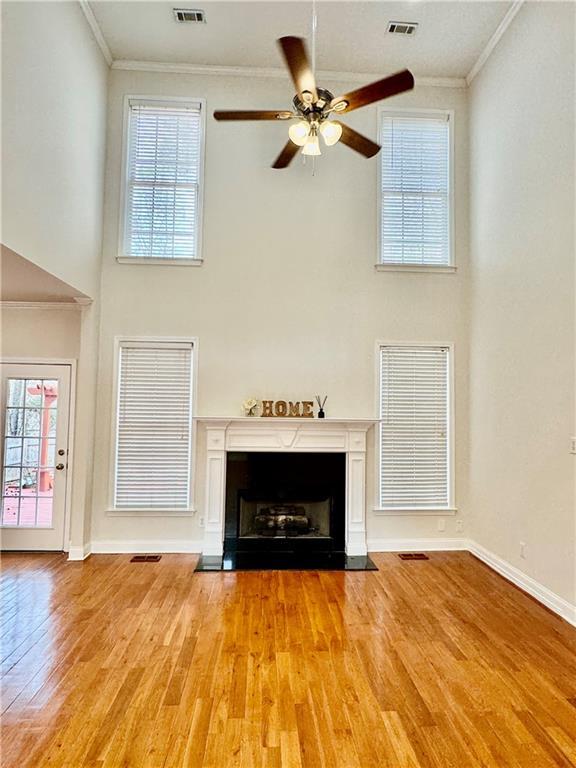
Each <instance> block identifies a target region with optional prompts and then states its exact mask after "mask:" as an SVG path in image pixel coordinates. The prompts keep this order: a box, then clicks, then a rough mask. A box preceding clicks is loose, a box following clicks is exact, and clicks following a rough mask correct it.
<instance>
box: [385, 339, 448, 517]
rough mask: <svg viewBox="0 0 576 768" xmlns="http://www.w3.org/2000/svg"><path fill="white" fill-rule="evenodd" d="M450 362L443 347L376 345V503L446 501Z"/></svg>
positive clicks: (401, 506)
mask: <svg viewBox="0 0 576 768" xmlns="http://www.w3.org/2000/svg"><path fill="white" fill-rule="evenodd" d="M450 364H451V362H450V349H449V348H448V347H437V346H430V347H428V346H381V347H380V507H381V508H382V509H393V510H407V509H423V510H424V509H446V508H449V507H450V506H451V504H452V499H451V498H450V497H451V490H450V454H451V442H452V436H451V434H450V428H451V424H450V421H451V420H450V397H451V393H450V381H451V376H450Z"/></svg>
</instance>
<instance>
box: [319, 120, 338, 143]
mask: <svg viewBox="0 0 576 768" xmlns="http://www.w3.org/2000/svg"><path fill="white" fill-rule="evenodd" d="M320 133H321V134H322V138H323V139H324V141H325V142H326V146H327V147H331V146H332V145H333V144H336V142H337V141H340V136H342V126H341V125H340V124H339V123H333V122H332V121H331V120H325V121H324V122H323V123H322V124H321V125H320Z"/></svg>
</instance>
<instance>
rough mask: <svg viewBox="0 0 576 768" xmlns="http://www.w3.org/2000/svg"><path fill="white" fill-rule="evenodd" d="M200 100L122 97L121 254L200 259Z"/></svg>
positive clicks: (189, 259)
mask: <svg viewBox="0 0 576 768" xmlns="http://www.w3.org/2000/svg"><path fill="white" fill-rule="evenodd" d="M202 124H203V111H202V104H201V102H183V101H177V100H174V101H149V100H147V101H145V100H142V99H134V98H130V99H128V119H127V145H126V188H125V211H124V243H123V253H122V254H121V258H125V259H139V260H142V259H150V260H155V261H158V262H160V263H162V261H163V260H166V261H167V262H168V261H171V262H173V261H176V260H177V261H178V263H182V262H183V261H184V260H186V261H199V260H200V221H201V215H200V214H201V182H202V178H201V177H202V133H203V131H202Z"/></svg>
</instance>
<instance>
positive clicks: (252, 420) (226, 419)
mask: <svg viewBox="0 0 576 768" xmlns="http://www.w3.org/2000/svg"><path fill="white" fill-rule="evenodd" d="M194 421H197V422H199V423H206V424H219V425H222V424H243V425H247V424H252V425H256V424H276V425H278V426H289V425H290V424H309V425H310V426H312V425H314V426H318V425H323V424H332V425H334V424H352V425H355V426H361V425H367V426H371V425H372V424H378V423H379V421H380V420H379V419H359V418H349V417H347V416H344V417H342V418H336V417H334V416H329V417H327V418H325V419H318V418H306V419H305V418H298V417H294V416H194Z"/></svg>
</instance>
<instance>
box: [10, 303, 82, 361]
mask: <svg viewBox="0 0 576 768" xmlns="http://www.w3.org/2000/svg"><path fill="white" fill-rule="evenodd" d="M1 333H2V335H1V337H0V339H1V340H0V349H1V350H2V356H3V357H23V358H25V357H26V358H52V359H53V358H61V359H76V358H78V355H79V354H80V310H78V309H77V308H74V309H69V310H68V309H51V308H49V307H48V308H38V309H20V308H9V309H8V308H6V307H3V308H2V324H1Z"/></svg>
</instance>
